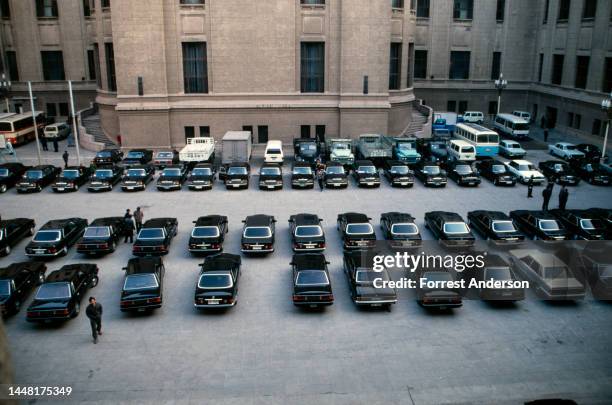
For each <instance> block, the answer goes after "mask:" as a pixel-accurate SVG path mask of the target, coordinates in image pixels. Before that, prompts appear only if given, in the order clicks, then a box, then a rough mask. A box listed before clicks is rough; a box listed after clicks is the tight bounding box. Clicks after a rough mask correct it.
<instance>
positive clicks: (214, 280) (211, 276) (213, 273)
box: [194, 253, 242, 310]
mask: <svg viewBox="0 0 612 405" xmlns="http://www.w3.org/2000/svg"><path fill="white" fill-rule="evenodd" d="M241 265H242V259H241V258H240V256H236V255H230V254H227V253H221V254H218V255H214V256H210V257H207V258H206V260H204V263H202V264H200V274H199V275H198V283H197V284H196V289H195V296H194V306H195V308H196V309H198V310H203V309H213V308H229V307H233V306H235V305H236V304H237V303H238V281H239V280H240V266H241Z"/></svg>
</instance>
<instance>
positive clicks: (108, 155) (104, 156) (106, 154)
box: [96, 151, 112, 158]
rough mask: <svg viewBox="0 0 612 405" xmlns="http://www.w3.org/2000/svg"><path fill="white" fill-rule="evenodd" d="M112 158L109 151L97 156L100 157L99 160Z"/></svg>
mask: <svg viewBox="0 0 612 405" xmlns="http://www.w3.org/2000/svg"><path fill="white" fill-rule="evenodd" d="M111 156H112V155H111V152H108V151H102V152H98V153H97V154H96V157H99V158H109V157H111Z"/></svg>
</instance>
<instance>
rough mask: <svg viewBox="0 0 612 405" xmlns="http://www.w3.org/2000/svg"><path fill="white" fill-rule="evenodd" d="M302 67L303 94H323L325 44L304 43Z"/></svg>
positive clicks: (302, 47) (302, 46)
mask: <svg viewBox="0 0 612 405" xmlns="http://www.w3.org/2000/svg"><path fill="white" fill-rule="evenodd" d="M300 67H301V80H300V81H301V90H302V93H323V92H324V91H325V43H324V42H302V44H301V63H300Z"/></svg>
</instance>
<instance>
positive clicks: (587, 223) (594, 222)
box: [580, 219, 604, 231]
mask: <svg viewBox="0 0 612 405" xmlns="http://www.w3.org/2000/svg"><path fill="white" fill-rule="evenodd" d="M580 227H581V228H582V229H585V230H587V231H593V230H595V229H603V228H604V225H603V222H601V221H600V220H598V219H581V220H580Z"/></svg>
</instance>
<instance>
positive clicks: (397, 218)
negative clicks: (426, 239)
mask: <svg viewBox="0 0 612 405" xmlns="http://www.w3.org/2000/svg"><path fill="white" fill-rule="evenodd" d="M382 216H385V217H387V218H388V219H389V220H390V221H391V222H393V223H394V224H398V223H404V222H414V220H415V218H414V217H413V216H412V215H410V214H406V213H403V212H386V213H384V214H382Z"/></svg>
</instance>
